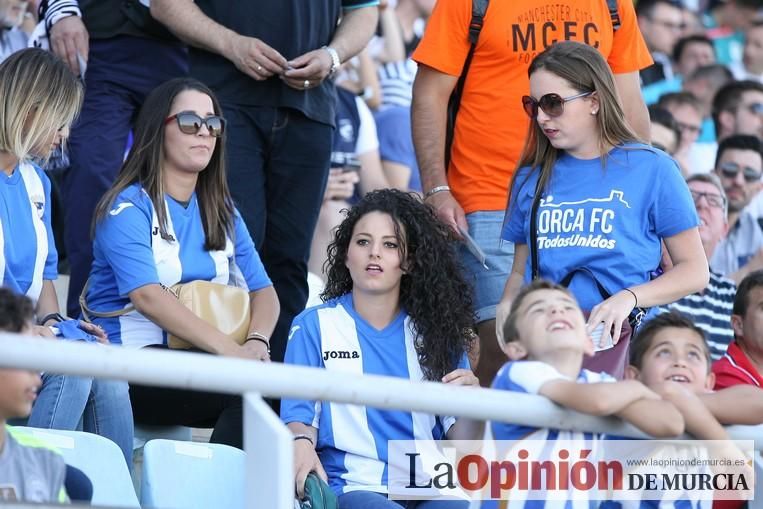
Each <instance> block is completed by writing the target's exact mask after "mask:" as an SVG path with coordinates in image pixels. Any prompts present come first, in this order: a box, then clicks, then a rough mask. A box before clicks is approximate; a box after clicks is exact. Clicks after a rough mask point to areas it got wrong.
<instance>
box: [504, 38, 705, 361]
mask: <svg viewBox="0 0 763 509" xmlns="http://www.w3.org/2000/svg"><path fill="white" fill-rule="evenodd" d="M528 74H529V77H530V95H529V96H525V97H524V98H523V105H524V108H525V111H526V112H527V114H528V115H529V116H530V117H531V118H532V120H533V122H532V123H531V125H530V129H529V133H528V138H527V141H526V144H525V149H524V151H523V154H522V157H521V158H520V162H519V169H518V171H517V172H515V175H514V178H513V180H512V183H511V194H510V196H511V200H510V204H509V207H508V209H507V217H506V221H505V225H504V229H503V234H502V237H503V239H505V240H509V241H511V242H515V243H516V253H515V258H514V265H513V267H512V272H511V275H510V276H509V278H508V281H507V282H506V287H505V289H504V295H503V298H502V300H501V306H500V308H501V309H500V310H501V313H502V314H503V313H507V311H508V307H509V306H510V303H511V301H512V300H513V298H514V296H515V295H516V294H517V293H518V291H519V289H520V288H521V287H522V286H523V285H524V284H526V283H527V282H529V281H530V280H531V279H533V278H536V277H541V278H544V279H548V280H551V281H554V282H558V283H559V282H561V283H563V284H568V285H569V288H570V289H571V291H572V292H573V293H574V294H575V297H576V298H577V300H578V301H579V302H580V305H581V307H582V308H583V309H585V310H590V315H589V319H588V330H589V332H594V330H595V329H597V328H599V327H600V329H599V331H601V332H602V333H603V334H601V337H602V339H601V342H600V343H599V344H597V345H595V346H598V347H599V348H600V349H604V348H606V347H610V346H612V344H613V343H616V342H617V340H618V338H619V337H620V328H621V324H624V322H625V321H626V319H627V318H628V317H629V316H632V315H631V313H632V311H633V310H634V309H637V308H648V307H651V306H656V305H660V304H667V303H669V302H673V301H675V300H676V299H679V298H681V297H683V296H686V295H688V294H690V293H693V292H696V291H699V290H701V289H703V288H704V287H705V285H706V284H707V281H708V265H707V260H706V259H705V255H704V252H703V250H702V244H701V242H700V237H699V233H698V228H697V226H698V224H699V220H698V218H697V214H696V210H695V208H694V204H693V202H692V198H691V196H690V194H689V191H688V188H687V186H686V183H685V182H684V181H683V179H682V177H681V173H680V170H679V168H678V166H677V164H676V163H675V161H673V160H672V159H671V158H670V157H669V156H667V155H666V154H665V153H664V152H662V151H659V150H656V149H654V148H652V147H650V146H649V145H646V144H644V143H641V142H640V141H639V140H638V139H637V136H636V135H635V134H634V133H633V131H632V130H631V128H630V126H629V125H628V124H627V123H626V122H625V121H624V120H623V108H622V105H621V104H620V102H619V99H618V97H617V94H616V92H615V85H614V80H613V77H612V73H611V72H610V70H609V68H608V66H607V64H606V62H605V61H604V60H603V58H602V57H601V56H600V54H599V53H598V52H597V51H596V50H595V49H593V48H591V47H590V46H587V45H585V44H581V43H577V42H561V43H558V44H555V45H553V46H551V47H550V48H548V49H547V50H545V51H544V52H542V53H540V54H539V55H538V56H537V57H536V58H535V60H533V62H532V63H531V65H530V68H529V70H528ZM536 191H537V194H536ZM536 197H537V199H536ZM661 241H664V243H665V245H666V247H667V250H668V252H669V254H670V257H671V259H672V260H673V263H674V265H673V267H672V268H671V269H670V270H668V271H666V272H665V273H664V274H663V275H662V276H660V277H658V278H656V279H650V273H651V272H652V271H654V270H655V269H657V267H658V266H659V263H660V253H661V248H660V245H661ZM531 245H532V246H534V247H535V253H534V254H535V255H536V256H535V258H536V260H537V261H536V263H535V264H533V249H531V247H532V246H531ZM533 266H535V267H537V270H536V271H535V272H536V273H533ZM498 323H501V322H500V321H499V322H498ZM562 326H563V323H562ZM608 332H609V334H608ZM610 336H611V337H613V340H612V341H611V342H608V341H607V338H609V337H610ZM596 342H597V341H595V343H596ZM605 342H607V343H609V344H605ZM621 347H622V345H621ZM622 360H623V361H624V356H623V357H622ZM618 362H619V363H621V362H622V361H618ZM622 368H624V366H610V367H608V369H609V370H611V371H612V372H614V374H620V373H621V370H622Z"/></svg>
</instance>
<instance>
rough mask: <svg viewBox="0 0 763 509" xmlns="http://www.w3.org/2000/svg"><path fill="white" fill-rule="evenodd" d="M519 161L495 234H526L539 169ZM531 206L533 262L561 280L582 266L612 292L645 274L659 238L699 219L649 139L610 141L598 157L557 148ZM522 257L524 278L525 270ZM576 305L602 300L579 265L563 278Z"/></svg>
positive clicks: (516, 237) (654, 260)
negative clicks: (623, 142) (545, 181)
mask: <svg viewBox="0 0 763 509" xmlns="http://www.w3.org/2000/svg"><path fill="white" fill-rule="evenodd" d="M528 173H529V168H527V167H524V168H521V169H520V170H519V172H518V174H517V180H516V185H515V186H514V189H513V190H512V198H511V202H510V205H509V208H508V213H507V219H506V222H505V224H504V227H503V232H502V235H501V237H502V238H503V239H504V240H508V241H511V242H514V243H517V244H528V243H529V242H530V210H531V207H532V201H533V196H534V193H535V185H536V182H537V180H538V172H537V171H534V172H532V173H531V174H530V175H529V178H528ZM546 187H547V188H546V190H545V191H544V192H543V195H542V197H541V201H540V205H539V207H538V222H537V228H538V264H539V272H540V275H541V277H543V278H546V279H549V280H551V281H554V282H559V281H561V280H562V279H563V278H564V277H565V276H566V275H567V274H569V273H570V272H572V271H573V270H575V269H579V268H581V267H585V268H587V269H589V270H590V271H591V272H592V273H593V274H594V275H595V276H596V278H597V279H598V281H599V283H601V284H602V285H603V286H604V288H605V289H606V290H607V291H608V292H609V293H610V294H614V293H616V292H617V291H619V290H621V289H622V288H626V287H629V286H633V285H638V284H642V283H645V282H647V281H649V279H650V272H652V271H654V270H655V269H656V268H657V267H658V265H659V263H660V254H661V247H660V240H661V239H662V238H665V237H672V236H674V235H676V234H678V233H681V232H683V231H685V230H688V229H690V228H694V227H696V226H698V225H699V218H698V217H697V211H696V209H695V207H694V202H693V201H692V198H691V195H690V193H689V188H688V187H687V186H686V183H685V182H684V179H683V177H682V176H681V172H680V170H679V169H678V165H677V164H676V163H675V161H673V159H671V158H670V157H669V156H668V155H666V154H665V153H664V152H662V151H660V150H656V149H653V148H652V147H650V146H648V145H643V144H632V145H628V146H627V147H616V148H614V149H612V150H611V151H610V152H609V154H608V155H607V157H606V166H605V167H604V168H602V164H601V159H599V158H596V159H591V160H582V159H576V158H574V157H572V156H570V155H569V154H566V153H563V154H562V155H561V157H560V158H559V160H558V161H557V163H556V165H555V167H554V172H553V174H552V176H551V179H550V181H549V183H548V185H547V186H546ZM531 258H532V257H531V256H528V257H527V265H526V267H525V282H529V281H530V278H531V276H532V272H531ZM570 290H571V291H572V292H573V293H574V295H575V297H576V298H577V300H578V302H579V303H580V307H581V308H583V309H591V308H593V306H595V305H596V304H598V303H599V302H601V295H600V293H599V291H598V289H597V287H596V285H595V283H594V282H593V280H592V279H591V278H590V277H589V276H588V275H587V274H585V273H578V274H576V276H575V277H574V278H573V280H572V283H571V284H570Z"/></svg>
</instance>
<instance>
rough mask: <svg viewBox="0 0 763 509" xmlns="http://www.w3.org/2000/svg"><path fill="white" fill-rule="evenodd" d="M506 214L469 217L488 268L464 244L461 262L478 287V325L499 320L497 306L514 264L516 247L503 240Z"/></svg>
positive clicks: (491, 212)
mask: <svg viewBox="0 0 763 509" xmlns="http://www.w3.org/2000/svg"><path fill="white" fill-rule="evenodd" d="M503 216H504V212H503V211H502V210H501V211H478V212H472V213H471V214H467V215H466V222H467V224H468V225H469V235H471V236H472V237H473V238H474V241H475V242H476V243H477V245H479V246H480V247H481V248H482V250H483V251H484V252H485V257H486V261H485V263H486V264H487V266H488V268H487V269H485V267H483V266H482V264H480V262H478V261H477V258H475V257H474V255H473V254H471V252H469V250H468V249H466V247H464V246H463V245H462V246H461V248H460V254H461V263H463V266H464V269H465V270H466V277H467V280H468V281H470V282H471V283H472V284H473V285H474V312H475V313H476V314H477V322H478V323H480V322H484V321H486V320H494V319H495V307H496V305H497V304H498V302H499V301H500V300H501V295H503V288H504V286H506V280H507V279H508V278H509V273H510V272H511V266H512V264H513V263H514V244H513V243H512V242H507V241H501V228H502V227H503Z"/></svg>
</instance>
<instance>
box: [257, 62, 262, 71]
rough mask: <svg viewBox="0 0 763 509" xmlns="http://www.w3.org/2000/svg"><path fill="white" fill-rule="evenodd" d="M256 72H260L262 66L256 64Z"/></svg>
mask: <svg viewBox="0 0 763 509" xmlns="http://www.w3.org/2000/svg"><path fill="white" fill-rule="evenodd" d="M257 72H262V66H261V65H260V64H257Z"/></svg>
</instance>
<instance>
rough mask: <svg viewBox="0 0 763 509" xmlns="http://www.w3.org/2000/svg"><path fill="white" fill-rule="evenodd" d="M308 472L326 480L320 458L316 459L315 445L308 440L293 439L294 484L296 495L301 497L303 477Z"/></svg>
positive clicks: (303, 493)
mask: <svg viewBox="0 0 763 509" xmlns="http://www.w3.org/2000/svg"><path fill="white" fill-rule="evenodd" d="M310 472H315V473H316V474H318V477H320V478H321V479H323V480H324V481H326V482H328V476H327V475H326V471H325V470H323V465H321V460H320V459H318V453H316V452H315V447H313V444H311V443H310V442H309V441H308V440H295V441H294V484H295V488H296V490H297V497H298V498H300V499H302V498H303V497H304V496H305V479H307V475H308V474H309V473H310Z"/></svg>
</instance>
